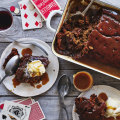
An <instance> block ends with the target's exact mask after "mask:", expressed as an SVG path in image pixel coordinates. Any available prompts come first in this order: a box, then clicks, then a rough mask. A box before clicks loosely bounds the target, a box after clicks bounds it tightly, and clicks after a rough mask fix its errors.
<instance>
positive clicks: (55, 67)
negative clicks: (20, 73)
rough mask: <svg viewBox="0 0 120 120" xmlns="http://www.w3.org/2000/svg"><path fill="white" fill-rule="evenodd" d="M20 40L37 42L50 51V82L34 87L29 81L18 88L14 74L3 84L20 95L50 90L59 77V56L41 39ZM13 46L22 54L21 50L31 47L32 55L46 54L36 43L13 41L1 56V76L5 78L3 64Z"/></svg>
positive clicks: (38, 93) (31, 94)
mask: <svg viewBox="0 0 120 120" xmlns="http://www.w3.org/2000/svg"><path fill="white" fill-rule="evenodd" d="M19 40H20V41H27V42H29V41H34V42H37V43H39V44H40V45H41V46H42V47H43V48H44V49H45V50H46V51H47V52H48V59H49V61H50V63H49V65H48V67H47V69H46V71H47V73H48V76H49V82H48V83H47V84H46V85H43V86H42V87H41V88H39V89H37V88H34V87H32V86H31V85H30V84H28V83H21V84H20V85H18V86H17V87H16V88H14V86H13V82H12V79H13V78H14V75H13V76H9V77H7V78H6V79H5V80H4V81H3V84H4V85H5V87H6V88H7V89H8V90H10V91H11V92H13V93H14V94H16V95H19V96H23V97H29V96H36V95H40V94H42V93H44V92H46V91H47V90H49V89H50V88H51V87H52V86H53V84H54V83H55V81H56V79H57V76H58V71H59V62H58V58H57V57H56V56H55V55H54V54H53V53H52V51H51V48H50V47H49V45H48V44H47V43H45V42H43V41H41V40H38V39H34V38H22V39H19ZM12 48H16V49H17V50H18V52H19V54H20V56H22V55H21V51H22V49H24V48H30V49H31V50H32V55H34V56H41V55H43V56H46V55H45V54H44V52H43V51H42V50H41V49H40V48H38V47H36V46H34V45H30V44H20V43H14V42H13V43H11V44H10V45H8V46H7V47H6V49H5V50H4V51H3V53H2V55H1V58H0V78H3V76H4V75H5V72H4V69H3V67H2V65H3V63H4V61H5V58H6V57H7V56H8V55H9V53H10V52H11V50H12Z"/></svg>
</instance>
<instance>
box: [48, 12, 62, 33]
mask: <svg viewBox="0 0 120 120" xmlns="http://www.w3.org/2000/svg"><path fill="white" fill-rule="evenodd" d="M62 13H63V11H61V10H54V11H52V12H51V13H50V14H49V16H48V18H47V20H46V27H47V28H48V29H49V30H51V31H52V32H56V30H55V29H54V28H52V27H51V25H50V22H51V19H52V17H53V16H54V15H56V14H60V15H62Z"/></svg>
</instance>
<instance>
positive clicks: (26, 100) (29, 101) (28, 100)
mask: <svg viewBox="0 0 120 120" xmlns="http://www.w3.org/2000/svg"><path fill="white" fill-rule="evenodd" d="M32 103H33V100H32V99H31V98H27V99H25V100H23V101H20V102H19V104H23V105H30V104H32Z"/></svg>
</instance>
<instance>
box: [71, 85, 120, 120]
mask: <svg viewBox="0 0 120 120" xmlns="http://www.w3.org/2000/svg"><path fill="white" fill-rule="evenodd" d="M101 92H104V93H106V94H107V96H108V97H113V98H116V99H118V100H120V91H119V90H117V89H115V88H113V87H110V86H106V85H97V86H93V87H92V88H91V89H90V90H89V91H87V92H83V93H81V94H80V95H79V96H78V97H86V98H90V96H91V95H92V94H96V95H99V94H100V93H101ZM72 117H73V120H79V117H78V114H77V113H76V112H75V104H74V106H73V110H72Z"/></svg>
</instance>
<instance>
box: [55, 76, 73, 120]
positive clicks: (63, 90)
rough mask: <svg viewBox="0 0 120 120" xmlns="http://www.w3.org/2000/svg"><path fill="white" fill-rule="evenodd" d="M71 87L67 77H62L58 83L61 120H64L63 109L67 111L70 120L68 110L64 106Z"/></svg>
mask: <svg viewBox="0 0 120 120" xmlns="http://www.w3.org/2000/svg"><path fill="white" fill-rule="evenodd" d="M70 87H71V82H70V79H69V77H68V76H67V75H62V76H61V77H60V79H59V82H58V86H57V89H58V94H59V102H60V114H59V120H62V119H61V118H62V114H61V113H62V109H64V110H65V112H66V115H67V120H69V116H68V111H67V109H66V105H65V104H64V97H65V96H66V95H67V94H68V93H69V91H70Z"/></svg>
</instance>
